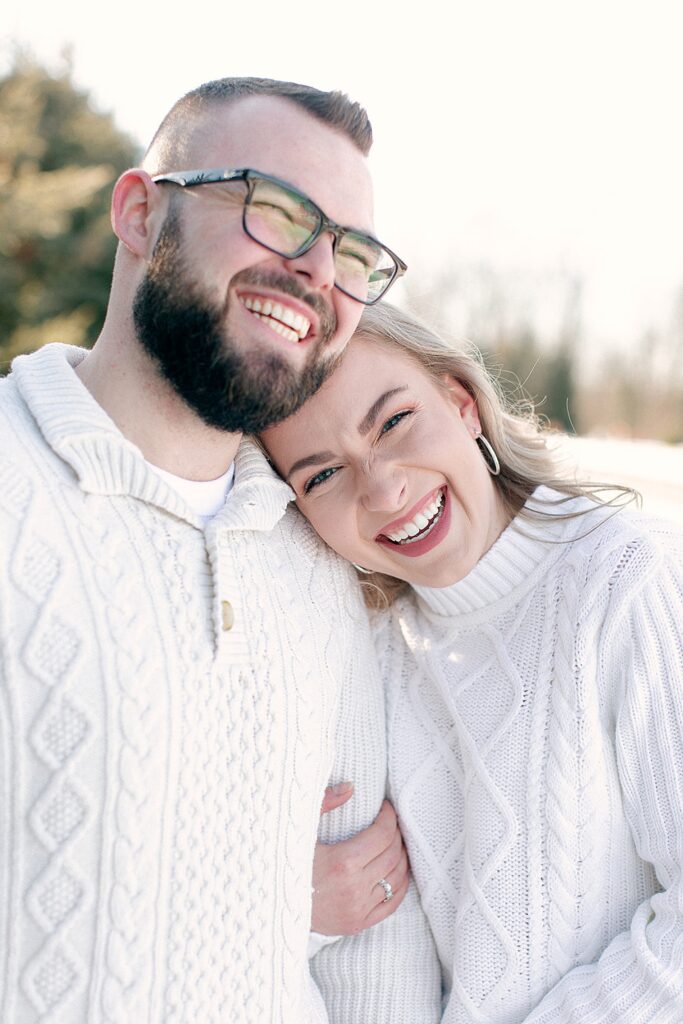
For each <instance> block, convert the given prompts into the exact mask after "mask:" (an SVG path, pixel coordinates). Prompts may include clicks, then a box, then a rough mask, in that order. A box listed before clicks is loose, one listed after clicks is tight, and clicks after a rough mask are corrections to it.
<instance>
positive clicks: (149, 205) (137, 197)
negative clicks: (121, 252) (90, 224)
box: [111, 167, 166, 260]
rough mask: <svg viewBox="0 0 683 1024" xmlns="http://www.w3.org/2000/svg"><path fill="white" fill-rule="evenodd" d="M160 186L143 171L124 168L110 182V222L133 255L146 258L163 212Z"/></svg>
mask: <svg viewBox="0 0 683 1024" xmlns="http://www.w3.org/2000/svg"><path fill="white" fill-rule="evenodd" d="M160 193H161V190H160V189H159V186H158V185H155V184H154V182H153V181H152V179H151V178H150V176H149V174H148V173H147V171H143V170H142V168H140V167H134V168H133V169H132V170H130V171H124V173H123V174H122V175H121V177H120V178H119V180H118V181H117V182H116V185H115V186H114V192H113V195H112V201H111V224H112V227H113V229H114V233H115V234H116V236H117V237H118V239H119V240H120V241H121V242H122V243H123V244H124V245H125V247H126V249H128V251H129V252H130V253H132V254H133V256H139V257H140V258H141V259H144V260H149V259H151V256H152V251H153V249H154V245H155V242H156V240H157V237H158V234H159V231H160V230H161V225H162V223H163V220H164V217H165V215H166V202H165V200H164V199H163V198H162V196H161V194H160Z"/></svg>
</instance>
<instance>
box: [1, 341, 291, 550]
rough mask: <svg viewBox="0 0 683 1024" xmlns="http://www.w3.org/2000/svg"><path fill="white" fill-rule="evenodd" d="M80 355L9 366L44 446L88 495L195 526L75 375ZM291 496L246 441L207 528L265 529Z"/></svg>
mask: <svg viewBox="0 0 683 1024" xmlns="http://www.w3.org/2000/svg"><path fill="white" fill-rule="evenodd" d="M86 355H87V353H86V351H85V349H81V348H76V347H74V346H71V345H61V344H56V343H55V344H50V345H44V346H43V347H42V348H40V349H38V351H37V352H33V353H32V354H31V355H24V356H18V357H17V358H16V359H15V360H14V361H13V363H12V375H13V378H14V380H15V382H16V385H17V388H18V390H19V392H20V394H21V395H22V397H23V399H24V401H25V402H26V404H27V406H28V408H29V409H30V411H31V413H32V415H33V417H34V419H35V420H36V423H37V424H38V428H39V429H40V431H41V433H42V434H43V436H44V438H45V440H46V441H47V443H48V444H49V446H50V447H51V448H52V450H53V451H54V452H55V453H56V454H57V455H58V456H59V457H60V458H61V459H62V460H63V461H64V462H65V463H66V464H67V465H69V466H70V467H71V468H72V470H73V471H74V473H75V474H76V477H77V478H78V482H79V484H80V487H81V489H82V490H83V491H85V492H86V493H89V494H101V495H127V496H130V497H132V498H137V499H139V500H140V501H144V502H146V503H148V504H152V505H156V506H158V507H159V508H162V509H164V510H165V511H166V512H170V513H171V514H172V515H175V516H177V517H179V518H181V519H186V520H187V521H188V522H190V523H192V525H194V526H199V525H200V520H199V519H198V517H197V516H196V515H195V514H194V512H192V510H191V509H189V508H188V506H187V505H186V503H185V501H184V500H183V498H182V497H181V495H180V494H178V492H177V491H175V490H174V489H173V488H172V487H171V486H170V485H169V484H168V483H167V482H166V481H165V480H163V479H162V478H161V477H160V476H159V475H158V474H157V473H155V472H154V470H153V468H152V467H150V466H149V465H148V464H147V463H146V462H145V459H144V456H143V455H142V452H141V451H140V449H139V448H138V447H137V446H136V445H134V444H133V443H132V442H130V441H128V440H127V438H125V437H124V435H123V434H122V433H121V431H120V430H119V428H118V427H117V426H116V424H115V423H114V421H113V420H112V419H111V418H110V417H109V416H108V415H107V413H106V412H105V411H104V409H103V408H102V407H101V406H100V405H98V403H97V402H96V401H95V399H94V398H93V397H92V395H91V394H90V392H89V391H88V389H87V388H86V387H85V386H84V385H83V384H82V383H81V381H80V379H79V377H78V376H77V375H76V373H74V369H75V367H76V366H78V364H79V363H80V362H81V360H83V359H84V358H85V356H86ZM293 497H294V494H293V491H292V490H291V488H290V487H289V486H288V485H287V484H286V483H284V482H283V481H282V480H281V479H280V478H279V477H278V476H277V474H276V473H275V471H274V470H273V469H272V467H271V466H269V464H268V462H267V461H266V459H265V458H264V456H263V455H262V453H261V452H260V450H259V449H258V447H257V446H256V445H255V444H254V442H253V441H250V440H249V439H246V438H245V439H243V440H242V442H241V444H240V447H239V449H238V452H237V456H236V458H235V484H234V487H233V489H232V491H231V493H230V498H229V500H228V501H227V502H226V505H225V507H224V508H223V509H222V511H221V512H219V513H218V515H217V516H216V517H215V518H214V520H212V522H216V524H217V525H220V526H222V527H223V528H227V529H255V530H270V529H272V528H273V526H275V524H276V523H277V522H278V520H279V519H280V518H281V517H282V515H283V514H284V512H285V509H286V507H287V504H288V503H289V502H290V501H291V500H292V498H293Z"/></svg>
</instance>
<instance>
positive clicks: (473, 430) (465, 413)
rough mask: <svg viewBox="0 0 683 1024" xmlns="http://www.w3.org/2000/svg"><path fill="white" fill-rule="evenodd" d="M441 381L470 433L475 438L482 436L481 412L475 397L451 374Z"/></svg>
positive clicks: (445, 375) (446, 374) (444, 376)
mask: <svg viewBox="0 0 683 1024" xmlns="http://www.w3.org/2000/svg"><path fill="white" fill-rule="evenodd" d="M441 379H442V381H443V383H444V385H445V387H446V390H447V391H448V395H449V397H450V400H451V401H452V402H453V404H454V405H455V407H456V408H457V409H458V412H459V413H460V418H461V420H462V421H463V423H464V424H465V426H466V427H467V429H468V431H469V432H470V434H471V435H472V436H473V437H478V436H479V434H481V424H480V422H479V410H478V409H477V403H476V401H475V399H474V397H473V396H472V395H471V394H470V393H469V391H468V390H467V388H466V387H465V386H464V384H461V383H460V381H459V380H457V379H456V378H455V377H451V375H450V374H448V373H445V374H443V376H442V378H441Z"/></svg>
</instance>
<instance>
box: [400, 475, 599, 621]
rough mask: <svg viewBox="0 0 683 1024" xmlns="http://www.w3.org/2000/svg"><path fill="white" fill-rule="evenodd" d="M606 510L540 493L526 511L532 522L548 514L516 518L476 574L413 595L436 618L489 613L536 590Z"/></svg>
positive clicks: (546, 490)
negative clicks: (569, 516) (515, 595)
mask: <svg viewBox="0 0 683 1024" xmlns="http://www.w3.org/2000/svg"><path fill="white" fill-rule="evenodd" d="M560 500H561V502H562V503H561V504H557V502H558V501H560ZM549 502H550V503H551V504H550V505H549V504H548V503H549ZM583 508H585V509H587V510H588V511H587V512H586V514H585V515H580V516H577V517H575V518H572V519H564V518H560V517H562V516H565V515H567V514H568V513H572V512H577V511H578V510H580V509H583ZM601 508H602V506H600V505H594V504H593V503H592V502H590V500H589V499H586V498H583V497H580V498H567V495H564V494H560V493H559V492H558V491H554V490H552V489H551V488H550V487H538V488H537V489H536V490H535V491H534V493H533V494H532V495H531V497H530V498H529V499H528V501H527V502H526V504H525V506H524V509H525V511H526V512H527V513H529V512H531V514H532V516H533V513H544V516H543V517H541V518H527V516H525V515H522V514H521V513H519V514H518V515H517V516H515V518H514V519H513V520H512V522H511V523H510V524H509V526H508V527H507V528H506V529H505V530H504V531H503V533H502V534H501V535H500V537H499V538H498V540H497V541H496V542H495V543H494V544H493V545H492V547H491V548H489V550H488V551H487V552H486V554H485V555H484V556H483V558H481V559H480V560H479V562H478V563H477V564H476V565H475V567H474V569H472V571H471V572H470V573H468V575H467V576H465V577H464V579H462V580H458V582H457V583H453V584H451V586H449V587H440V588H438V589H437V588H434V587H423V586H414V587H413V590H414V591H415V593H416V594H417V596H418V598H419V601H420V604H421V605H422V606H423V607H426V608H427V609H429V611H431V612H434V613H436V614H437V615H449V616H450V615H463V614H466V613H468V612H474V611H479V610H480V609H482V608H486V607H488V606H490V605H492V604H494V603H496V602H498V601H500V600H503V599H505V598H507V597H508V596H509V595H512V594H513V593H515V592H517V591H518V590H519V589H520V588H522V589H526V588H528V587H530V586H533V584H534V582H535V580H536V579H537V577H538V575H539V574H541V573H543V572H545V571H546V569H547V567H548V566H549V565H550V564H552V563H553V562H555V561H556V560H557V559H558V558H560V557H561V556H562V553H563V551H564V550H566V548H565V543H566V542H567V541H568V540H570V539H571V538H572V537H573V536H575V534H577V533H578V532H579V531H580V530H581V529H582V527H583V528H586V526H587V519H588V520H589V522H590V526H589V527H588V528H590V527H592V526H593V525H595V520H594V516H593V514H592V510H595V511H596V512H597V511H598V510H599V509H601Z"/></svg>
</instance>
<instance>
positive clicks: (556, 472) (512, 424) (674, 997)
mask: <svg viewBox="0 0 683 1024" xmlns="http://www.w3.org/2000/svg"><path fill="white" fill-rule="evenodd" d="M263 442H264V444H265V445H266V447H267V449H268V451H269V453H270V456H271V459H272V460H273V462H274V464H275V466H276V468H277V469H278V471H279V472H280V474H281V475H282V476H283V477H284V479H286V480H287V482H288V483H289V484H290V486H291V487H292V489H293V492H294V494H295V496H296V503H297V505H298V507H299V509H300V511H301V512H302V513H303V515H305V516H306V517H307V518H308V519H309V520H310V522H311V524H312V525H313V526H314V528H315V529H316V530H317V531H318V533H319V534H320V536H321V537H322V538H323V539H324V540H325V541H327V543H328V544H329V545H330V546H331V547H333V548H334V549H335V550H336V551H338V552H339V553H341V554H342V555H344V556H345V557H346V558H348V559H349V560H350V561H352V562H354V563H355V564H356V566H357V567H358V569H359V572H360V573H361V578H362V579H363V580H364V581H366V583H367V587H366V589H367V593H368V595H369V599H370V600H371V601H372V602H373V603H375V604H376V605H378V606H380V609H381V610H379V611H378V612H377V615H376V619H375V628H376V641H377V649H378V652H379V654H380V657H381V659H382V662H383V668H384V674H385V678H386V700H387V722H388V740H389V750H390V762H389V775H390V787H391V797H392V799H393V801H394V803H395V806H396V808H397V811H398V814H399V818H400V822H401V827H402V831H403V834H404V838H405V841H406V845H407V847H408V850H409V854H410V859H411V864H412V869H413V873H414V876H415V879H416V881H417V884H418V888H419V890H420V894H421V899H422V903H423V906H424V909H425V912H426V914H427V917H428V920H429V923H430V926H431V929H432V932H433V935H434V939H435V942H436V945H437V949H438V954H439V959H440V964H441V970H442V981H443V991H444V1017H443V1020H444V1021H446V1022H448V1024H470V1022H471V1024H474V1022H475V1021H476V1022H494V1021H496V1022H498V1021H500V1022H505V1024H518V1022H525V1024H531V1022H533V1024H541V1022H543V1024H570V1022H571V1024H579V1022H580V1024H598V1022H600V1024H607V1022H617V1021H618V1022H623V1024H645V1022H648V1024H654V1022H657V1024H664V1022H671V1024H673V1022H679V1024H680V1022H681V1021H683V888H682V885H681V861H682V859H683V537H682V536H681V533H680V532H679V531H678V530H677V529H676V528H674V527H673V526H670V525H667V524H665V523H662V522H654V521H648V520H646V519H645V518H644V517H642V516H641V515H639V514H638V513H637V512H636V511H634V510H633V509H632V508H630V507H629V508H625V507H622V506H623V505H624V504H625V503H624V501H623V500H619V501H618V502H617V503H616V504H615V503H614V502H605V501H604V500H603V492H602V491H600V490H599V489H597V488H592V487H590V486H587V485H577V484H576V483H575V482H573V481H572V480H570V479H567V478H565V476H564V475H563V473H562V471H561V470H560V469H559V468H558V466H557V464H556V462H555V459H554V456H553V453H552V451H551V450H550V449H549V447H548V445H547V443H546V438H545V437H544V436H543V434H542V433H541V431H540V430H539V428H538V425H537V423H536V421H535V420H534V419H533V417H532V416H530V415H527V416H522V415H516V414H515V413H513V412H511V411H509V410H506V409H505V407H504V405H503V403H502V402H501V400H500V398H499V396H498V393H497V391H496V389H495V387H494V385H493V384H492V382H491V380H490V379H489V377H488V375H487V373H486V372H485V370H484V369H483V367H482V365H481V363H480V362H479V361H478V360H477V359H476V358H475V357H473V356H472V354H471V353H469V352H467V351H464V350H457V349H453V348H451V347H450V346H449V345H447V344H446V343H445V342H444V341H442V340H441V339H440V338H438V337H437V336H435V335H434V334H433V333H432V332H431V331H429V330H428V329H426V328H425V327H424V326H423V325H421V324H420V323H418V322H417V321H415V320H413V319H412V318H410V317H408V316H407V315H405V314H403V313H401V312H399V311H398V310H396V309H393V308H391V307H390V306H388V305H386V304H384V305H382V304H380V305H378V306H376V307H370V308H368V309H367V310H366V311H365V313H364V315H363V318H362V320H361V324H360V326H359V328H358V331H357V334H356V336H355V337H354V338H353V339H352V341H351V342H350V344H349V346H348V349H347V351H346V353H345V355H344V357H343V359H342V360H341V362H340V364H339V367H338V368H337V370H336V371H335V373H334V374H333V376H332V377H331V378H330V379H329V381H328V382H327V383H326V384H325V385H324V386H323V387H322V388H321V390H320V391H319V392H318V394H317V395H316V396H315V397H314V398H312V399H311V400H310V401H309V402H308V403H307V404H306V405H305V406H304V407H303V408H302V409H301V410H300V411H299V412H298V413H296V414H295V415H294V416H293V417H292V418H291V419H289V420H287V421H286V422H285V423H283V424H280V425H279V426H277V427H275V428H272V429H270V430H268V431H267V432H266V433H265V435H264V436H263ZM624 497H628V494H627V492H625V491H624V492H622V495H621V498H622V499H623V498H624ZM329 930H331V931H333V930H334V928H333V927H330V929H329ZM320 955H321V956H327V957H333V956H334V946H330V947H328V949H326V950H324V951H323V953H322V954H320Z"/></svg>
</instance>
